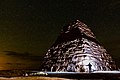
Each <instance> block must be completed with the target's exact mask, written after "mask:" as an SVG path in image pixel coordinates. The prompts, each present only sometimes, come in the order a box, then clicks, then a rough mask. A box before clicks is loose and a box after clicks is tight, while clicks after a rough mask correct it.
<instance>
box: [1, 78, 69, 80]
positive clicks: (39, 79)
mask: <svg viewBox="0 0 120 80" xmlns="http://www.w3.org/2000/svg"><path fill="white" fill-rule="evenodd" d="M0 80H71V79H65V78H57V77H12V78H4V77H0Z"/></svg>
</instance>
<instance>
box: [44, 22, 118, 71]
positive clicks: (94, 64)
mask: <svg viewBox="0 0 120 80" xmlns="http://www.w3.org/2000/svg"><path fill="white" fill-rule="evenodd" d="M115 69H116V65H115V63H114V61H112V58H111V56H110V55H109V54H108V53H107V51H106V50H105V49H104V48H103V46H101V44H100V43H99V42H98V41H97V40H96V38H95V36H94V34H93V33H92V32H91V30H90V29H89V28H88V27H87V25H85V24H84V23H82V22H80V21H79V20H77V21H75V22H73V23H72V24H69V25H68V26H65V27H64V28H63V30H62V31H61V34H60V36H59V37H58V39H57V40H56V42H55V44H53V46H52V47H51V48H50V49H49V50H48V52H47V53H46V56H45V57H44V61H43V65H42V70H43V71H56V72H59V71H62V72H90V71H101V70H102V71H111V70H115Z"/></svg>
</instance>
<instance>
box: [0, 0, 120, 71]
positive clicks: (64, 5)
mask: <svg viewBox="0 0 120 80" xmlns="http://www.w3.org/2000/svg"><path fill="white" fill-rule="evenodd" d="M76 19H79V20H80V21H82V22H84V23H85V24H87V25H88V26H89V27H90V28H91V30H92V31H93V32H94V34H95V35H96V37H97V40H98V41H99V42H100V43H101V44H102V45H103V46H104V47H105V48H106V49H107V51H108V52H109V53H110V54H111V56H112V57H113V59H114V61H116V63H117V65H120V53H119V51H120V37H119V35H120V0H1V1H0V69H38V68H39V66H40V64H41V60H42V58H43V56H44V55H45V54H46V52H47V50H48V49H49V48H50V46H51V45H52V44H53V43H54V41H55V40H56V38H57V36H58V35H59V33H60V31H61V29H62V27H63V26H65V25H66V24H68V23H71V22H72V21H74V20H76Z"/></svg>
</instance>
